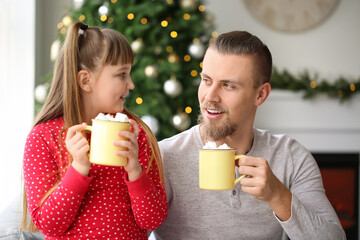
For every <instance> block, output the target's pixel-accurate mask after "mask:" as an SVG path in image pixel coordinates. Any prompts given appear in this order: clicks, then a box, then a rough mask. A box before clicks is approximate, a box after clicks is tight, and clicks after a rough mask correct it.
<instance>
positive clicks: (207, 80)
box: [202, 78, 210, 83]
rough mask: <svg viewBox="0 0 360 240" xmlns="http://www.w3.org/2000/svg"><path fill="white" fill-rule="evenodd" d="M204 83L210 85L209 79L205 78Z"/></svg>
mask: <svg viewBox="0 0 360 240" xmlns="http://www.w3.org/2000/svg"><path fill="white" fill-rule="evenodd" d="M202 81H203V82H204V83H210V80H209V79H207V78H203V79H202Z"/></svg>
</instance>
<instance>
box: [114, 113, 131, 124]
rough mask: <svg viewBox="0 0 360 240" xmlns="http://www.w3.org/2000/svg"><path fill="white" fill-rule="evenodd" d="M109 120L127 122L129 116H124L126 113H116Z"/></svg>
mask: <svg viewBox="0 0 360 240" xmlns="http://www.w3.org/2000/svg"><path fill="white" fill-rule="evenodd" d="M111 121H116V122H129V118H128V116H126V114H123V113H116V115H115V117H114V118H113V119H112V120H111Z"/></svg>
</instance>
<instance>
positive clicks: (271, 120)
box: [207, 0, 360, 152]
mask: <svg viewBox="0 0 360 240" xmlns="http://www.w3.org/2000/svg"><path fill="white" fill-rule="evenodd" d="M207 9H208V10H209V11H210V12H212V13H214V14H215V17H216V23H217V31H218V32H219V33H223V32H227V31H231V30H246V31H249V32H251V33H253V34H255V35H257V36H258V37H260V39H262V40H263V41H264V42H265V43H266V44H267V45H268V47H269V48H270V51H271V52H272V55H273V61H274V65H275V66H276V67H278V68H279V69H280V70H283V69H287V70H289V71H290V72H291V73H292V74H294V75H296V74H297V73H301V72H303V71H304V70H309V71H310V72H311V73H317V74H318V75H319V77H321V78H325V79H326V80H327V81H329V82H333V81H334V80H335V79H336V78H338V77H340V76H344V77H346V78H347V79H350V80H352V81H353V80H355V79H359V78H360V27H359V23H360V14H359V12H360V1H359V0H344V1H339V5H338V7H337V8H336V9H335V11H334V12H333V14H332V15H331V16H330V17H329V18H328V19H327V20H325V21H324V22H323V23H322V24H321V25H319V26H317V27H315V28H312V29H311V30H308V31H304V32H300V33H284V32H279V31H275V30H271V29H270V28H268V27H266V26H264V25H262V24H261V23H260V22H259V21H257V20H256V19H255V18H254V17H253V16H252V15H251V14H250V12H249V11H248V10H247V8H246V6H245V5H244V3H243V1H242V0H228V1H217V0H207ZM358 87H360V86H358ZM359 103H360V94H357V95H356V96H355V97H354V98H353V99H351V101H347V102H345V103H343V104H341V103H340V102H339V101H337V100H333V99H328V98H327V97H325V96H318V97H317V98H315V99H312V100H303V99H302V97H301V93H294V92H290V91H285V92H283V91H272V92H271V94H270V97H269V98H268V100H267V101H266V102H265V103H264V104H263V105H262V106H260V107H259V109H258V113H257V117H256V120H255V126H256V127H259V128H265V129H269V130H270V131H272V132H274V133H286V134H288V135H290V136H292V137H294V138H296V139H297V140H299V141H300V142H301V143H302V144H303V145H305V146H306V147H307V148H308V149H309V150H310V151H318V152H344V151H345V152H354V151H355V152H360V124H359V123H360V104H359Z"/></svg>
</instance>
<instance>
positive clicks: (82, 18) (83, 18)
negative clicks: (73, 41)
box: [79, 14, 85, 22]
mask: <svg viewBox="0 0 360 240" xmlns="http://www.w3.org/2000/svg"><path fill="white" fill-rule="evenodd" d="M84 20H85V15H84V14H82V15H80V17H79V21H80V22H82V21H84Z"/></svg>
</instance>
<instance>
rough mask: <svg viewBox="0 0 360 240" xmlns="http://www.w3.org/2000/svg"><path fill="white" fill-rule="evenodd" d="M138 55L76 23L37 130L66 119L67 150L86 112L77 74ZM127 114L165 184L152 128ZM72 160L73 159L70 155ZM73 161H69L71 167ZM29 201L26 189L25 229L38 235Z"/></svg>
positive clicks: (106, 32)
mask: <svg viewBox="0 0 360 240" xmlns="http://www.w3.org/2000/svg"><path fill="white" fill-rule="evenodd" d="M133 62H134V55H133V52H132V50H131V47H130V45H129V43H128V41H127V40H126V38H125V37H124V36H123V35H122V34H121V33H119V32H117V31H115V30H112V29H99V28H97V27H87V26H86V25H84V24H83V23H81V22H75V23H74V24H72V26H71V27H70V28H69V29H68V31H67V35H66V38H65V42H64V44H63V46H62V48H61V50H60V52H59V55H58V58H57V60H56V62H55V66H54V74H53V79H52V84H51V88H50V91H49V95H48V97H47V99H46V101H45V103H44V105H43V107H42V109H41V111H40V112H39V114H38V115H37V116H36V118H35V122H34V126H36V125H38V124H40V123H44V122H46V121H49V120H51V119H55V118H58V117H60V116H62V117H63V119H64V125H65V126H64V128H63V129H62V131H61V132H60V134H59V140H60V145H62V146H60V147H61V148H63V146H64V145H63V140H62V138H61V135H62V132H63V131H64V130H66V129H67V128H69V127H71V126H73V125H76V124H80V123H82V122H84V111H83V108H84V107H83V106H82V101H81V97H82V96H81V91H80V86H79V84H78V82H77V73H78V71H80V70H82V69H83V70H88V71H91V72H95V71H98V70H99V69H101V68H102V67H103V66H105V65H108V64H110V65H115V64H119V63H120V64H128V63H131V64H133ZM123 113H124V114H126V115H128V116H129V117H130V118H133V119H134V120H136V121H137V122H138V123H139V124H140V126H141V127H142V128H143V129H144V131H145V133H146V135H147V141H148V143H149V145H150V147H151V150H152V156H151V160H150V162H149V166H148V169H147V171H149V169H150V166H151V164H152V162H153V160H154V159H155V161H156V165H157V167H158V170H159V173H160V178H161V181H162V182H163V179H164V173H163V166H162V160H161V155H160V150H159V147H158V144H157V140H156V138H155V136H154V134H153V133H152V131H151V130H150V128H149V127H148V126H147V125H146V124H145V123H144V122H143V121H142V120H141V119H140V118H139V117H138V116H136V115H135V114H134V113H132V112H130V111H129V110H127V109H126V108H124V110H123ZM69 156H70V155H69ZM71 162H72V159H71V158H69V162H68V164H71ZM58 184H59V182H58V183H57V184H55V186H54V187H53V188H51V189H50V190H49V191H48V192H47V193H46V194H45V196H44V197H43V199H42V200H41V203H42V202H43V201H44V200H45V199H46V198H47V197H48V196H50V194H51V193H52V192H53V191H54V190H55V189H56V187H57V186H58ZM27 210H28V209H27V199H26V193H25V189H24V199H23V219H22V223H21V228H22V229H26V230H28V231H36V230H37V229H36V227H35V225H34V224H33V222H32V221H30V223H29V225H28V223H27Z"/></svg>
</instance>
